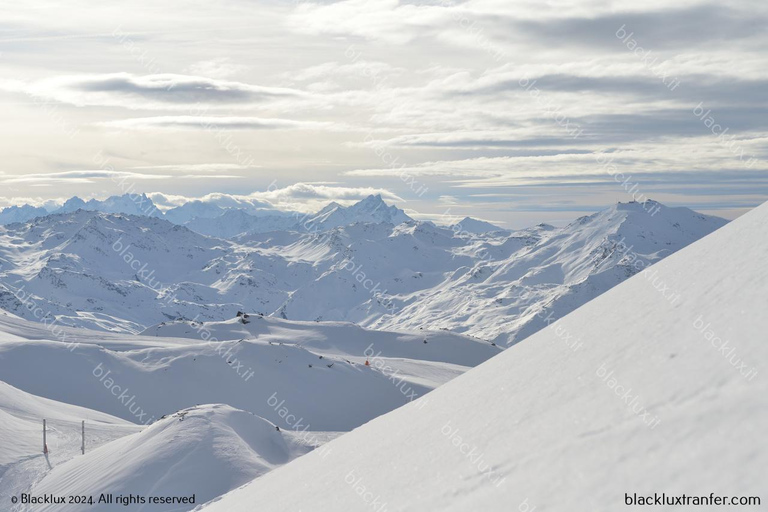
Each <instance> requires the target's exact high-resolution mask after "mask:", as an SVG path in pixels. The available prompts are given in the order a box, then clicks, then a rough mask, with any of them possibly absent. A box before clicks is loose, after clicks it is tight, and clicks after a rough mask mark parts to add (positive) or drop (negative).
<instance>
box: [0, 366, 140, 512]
mask: <svg viewBox="0 0 768 512" xmlns="http://www.w3.org/2000/svg"><path fill="white" fill-rule="evenodd" d="M43 418H46V419H47V420H48V425H47V426H48V428H47V431H48V435H47V444H48V448H49V453H48V455H47V456H44V455H43V448H42V445H43V440H42V420H43ZM81 421H86V425H87V427H86V428H87V445H86V446H87V448H86V449H87V450H92V449H94V448H96V447H98V446H101V445H103V444H105V443H108V442H110V441H113V440H115V439H119V438H120V437H123V436H126V435H130V434H133V433H135V432H138V431H139V430H140V429H141V427H139V426H138V425H134V424H132V423H130V422H128V421H125V420H122V419H120V418H117V417H114V416H110V415H108V414H104V413H102V412H98V411H94V410H90V409H86V408H83V407H78V406H74V405H69V404H65V403H61V402H56V401H54V400H49V399H46V398H41V397H39V396H35V395H32V394H29V393H26V392H24V391H22V390H20V389H16V388H14V387H13V386H10V385H8V384H6V383H5V382H2V381H0V446H2V450H0V496H2V498H3V503H4V505H3V507H4V510H7V509H6V508H5V507H6V505H5V504H6V503H7V502H8V501H7V500H8V499H9V498H8V496H11V495H18V493H19V492H22V491H23V490H25V489H27V488H29V486H31V485H33V484H34V483H36V482H37V481H38V480H39V479H40V478H42V476H43V475H45V473H46V472H47V471H48V470H49V469H50V467H51V466H55V465H58V464H60V463H63V462H66V461H67V460H69V459H71V458H72V457H74V456H75V455H78V454H79V453H80V446H81Z"/></svg>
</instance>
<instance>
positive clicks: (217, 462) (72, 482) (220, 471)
mask: <svg viewBox="0 0 768 512" xmlns="http://www.w3.org/2000/svg"><path fill="white" fill-rule="evenodd" d="M311 441H312V433H302V434H301V435H299V434H298V433H296V432H292V431H286V430H281V431H277V430H276V429H275V425H273V424H272V423H269V422H268V421H266V420H264V419H262V418H259V417H258V416H254V415H253V414H250V413H247V412H244V411H240V410H237V409H234V408H232V407H229V406H227V405H205V406H200V407H194V408H191V409H185V410H183V411H179V412H177V413H175V414H172V415H169V416H168V417H166V418H164V419H162V420H160V421H158V422H156V423H154V424H153V425H151V426H150V427H148V428H146V429H144V430H143V431H141V432H138V433H135V434H133V435H129V436H126V437H123V438H121V439H118V440H115V441H113V442H111V443H108V444H106V445H103V446H101V447H99V448H97V449H95V450H93V451H90V452H88V453H86V454H85V456H82V457H76V458H73V459H72V460H70V461H69V462H67V463H65V464H61V465H59V466H57V467H55V468H53V470H52V471H50V472H49V473H48V474H47V475H45V477H44V478H42V480H41V481H40V482H38V483H37V484H36V485H35V486H34V487H33V488H32V489H31V491H30V492H31V493H32V494H34V495H38V496H39V495H45V494H54V495H56V496H68V495H76V496H77V495H85V496H94V499H95V500H98V497H99V496H100V494H101V493H111V494H113V495H114V496H118V495H120V494H122V495H128V494H133V495H136V494H138V495H141V496H144V497H147V496H177V497H192V496H194V500H195V503H197V504H200V503H204V502H206V501H208V500H210V499H212V498H214V497H216V496H218V495H220V494H222V493H225V492H227V491H229V490H232V489H234V488H237V487H239V486H241V485H242V484H244V483H246V482H248V481H250V480H252V479H254V478H256V477H258V476H261V475H263V474H266V473H267V472H269V471H271V470H273V469H274V468H276V467H279V466H281V465H283V464H285V463H287V462H289V461H290V460H292V459H294V458H296V457H298V456H301V455H303V454H305V453H307V452H309V451H310V450H312V449H313V446H312V445H311V444H310V442H311ZM193 507H194V505H191V506H190V505H181V504H178V503H176V504H147V505H145V506H144V507H141V506H140V505H136V504H134V505H132V506H130V507H125V506H124V505H121V504H119V503H112V504H105V503H102V504H99V503H95V504H94V505H92V506H88V505H85V506H82V507H72V508H73V509H78V508H79V509H87V510H93V511H103V510H139V509H144V508H145V509H147V510H154V511H171V510H189V509H191V508H193ZM61 509H62V508H61V506H58V505H49V506H40V505H31V506H29V508H28V509H25V508H23V507H19V508H18V510H19V511H23V510H36V511H55V510H61Z"/></svg>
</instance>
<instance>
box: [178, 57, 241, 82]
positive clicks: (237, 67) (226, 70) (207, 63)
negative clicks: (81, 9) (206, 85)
mask: <svg viewBox="0 0 768 512" xmlns="http://www.w3.org/2000/svg"><path fill="white" fill-rule="evenodd" d="M247 70H248V66H244V65H242V64H237V63H235V62H233V61H232V59H230V58H228V57H220V58H216V59H211V60H202V61H199V62H195V63H194V64H192V65H191V66H189V72H190V73H192V74H193V75H198V76H207V77H210V78H229V77H231V76H232V75H237V74H240V73H244V72H245V71H247Z"/></svg>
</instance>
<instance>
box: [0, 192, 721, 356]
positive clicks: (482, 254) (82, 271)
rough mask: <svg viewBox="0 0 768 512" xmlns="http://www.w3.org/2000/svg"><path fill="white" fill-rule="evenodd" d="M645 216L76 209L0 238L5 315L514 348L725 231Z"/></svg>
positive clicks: (713, 224)
mask: <svg viewBox="0 0 768 512" xmlns="http://www.w3.org/2000/svg"><path fill="white" fill-rule="evenodd" d="M67 203H68V204H69V203H72V207H74V206H78V205H79V203H77V202H76V201H75V202H74V203H73V202H72V200H70V201H68V202H67ZM107 203H108V204H109V205H110V207H114V208H116V207H117V205H121V204H123V203H122V201H118V200H112V201H109V200H108V201H107ZM194 206H195V207H200V208H207V206H206V207H201V206H200V205H194ZM105 207H106V206H105ZM654 207H655V208H658V210H659V213H658V214H656V215H654V216H651V215H648V214H647V205H643V204H640V203H619V204H617V205H614V206H611V207H609V208H607V209H605V210H603V211H601V212H598V213H596V214H593V215H590V216H586V217H582V218H580V219H577V220H576V221H574V222H572V223H571V224H569V225H567V226H565V227H562V228H555V227H553V226H548V225H538V226H534V227H532V228H529V229H525V230H521V231H517V232H509V231H504V230H498V229H493V230H491V231H487V232H481V231H482V229H478V225H480V226H483V225H484V224H482V223H479V222H477V223H475V222H471V220H472V219H465V221H463V222H465V223H466V224H467V225H469V227H470V228H471V231H470V230H464V229H461V227H457V226H461V223H460V224H458V225H452V226H438V225H435V224H433V223H431V222H420V221H416V220H413V219H411V218H410V217H408V216H407V215H406V214H405V213H404V212H403V211H402V210H400V209H398V208H397V207H395V206H390V205H387V204H386V203H385V202H384V201H383V200H382V198H381V197H380V196H370V197H368V198H366V199H364V200H362V201H360V202H358V203H357V204H354V205H352V206H349V207H343V206H340V205H338V204H335V203H331V204H329V205H328V206H326V207H325V208H323V209H322V210H321V211H319V212H318V213H317V214H314V215H305V216H303V217H301V218H299V217H295V216H293V215H282V216H263V217H256V216H252V215H248V214H245V213H244V212H242V211H238V210H228V211H225V212H224V213H223V214H222V215H221V216H219V217H214V218H203V217H193V219H192V220H191V221H189V222H188V223H187V225H186V226H182V225H178V224H173V223H171V222H169V221H168V220H166V219H164V218H163V217H162V216H161V215H149V216H147V215H135V214H126V213H109V212H102V211H93V210H84V209H82V208H78V209H77V210H75V211H72V212H65V213H56V214H49V215H46V216H43V217H36V218H34V219H32V220H30V221H28V222H26V223H14V224H9V225H6V226H4V227H1V228H0V265H2V267H1V268H0V307H2V308H3V309H5V310H7V311H10V312H12V313H14V314H17V315H19V316H21V317H24V318H27V319H30V320H35V319H36V316H37V314H36V311H38V310H37V309H31V308H30V307H29V305H30V304H35V305H36V306H37V307H38V308H39V310H43V311H45V312H48V313H49V315H48V318H55V319H56V321H57V322H58V323H59V324H61V325H67V326H74V327H86V328H91V329H101V330H107V331H113V332H128V333H138V332H142V331H144V330H146V329H148V328H150V327H152V326H154V325H157V324H159V323H161V322H169V321H177V320H197V321H222V320H227V319H229V318H232V316H233V315H234V313H235V312H236V311H245V312H250V313H260V314H263V315H266V316H274V317H279V318H283V319H289V320H310V321H347V322H354V323H356V324H359V325H362V326H365V327H369V328H377V329H379V328H380V329H399V328H408V329H445V330H451V331H453V332H458V333H463V334H467V335H472V336H477V337H479V338H482V339H485V340H488V341H491V342H494V343H497V344H499V345H502V346H509V345H512V344H514V343H516V342H518V341H520V340H521V339H524V338H525V337H526V336H528V335H530V334H532V333H533V332H536V331H537V330H539V329H540V328H541V327H542V326H544V325H546V324H547V323H548V322H551V321H552V319H553V318H559V317H561V316H563V315H565V314H567V313H568V312H570V311H572V310H574V309H576V308H577V307H579V306H580V305H582V304H584V303H586V302H588V301H589V300H591V299H592V298H594V297H596V296H598V295H600V294H601V293H603V292H605V291H606V290H608V289H610V288H612V287H613V286H615V285H616V284H618V283H620V282H622V281H624V280H626V279H627V278H628V277H631V276H632V275H634V274H636V273H639V272H641V271H642V270H644V269H646V268H647V267H648V266H650V265H651V264H653V263H654V262H656V261H659V260H661V259H662V258H664V257H666V256H668V255H669V254H672V253H674V252H675V251H677V250H679V249H681V248H682V247H685V246H686V245H688V244H690V243H692V242H694V241H695V240H697V239H699V238H701V237H703V236H705V235H706V234H708V233H710V232H712V231H714V230H715V229H717V228H719V227H721V226H722V225H724V224H725V222H726V221H724V220H722V219H719V218H716V217H710V216H705V215H701V214H698V213H696V212H693V211H691V210H688V209H686V208H667V207H665V206H663V205H660V204H657V205H655V206H654ZM190 208H192V207H190ZM167 215H168V214H166V217H167ZM234 218H236V219H239V220H240V221H242V222H241V223H238V222H235V221H234ZM206 223H207V224H206ZM201 226H205V227H206V229H201ZM258 226H260V227H261V229H260V228H259V227H258ZM489 226H492V225H489ZM267 228H269V229H267ZM494 228H495V226H494ZM201 231H202V233H201ZM212 233H217V234H218V235H219V236H218V237H213V236H210V235H211V234H212ZM206 235H207V236H206Z"/></svg>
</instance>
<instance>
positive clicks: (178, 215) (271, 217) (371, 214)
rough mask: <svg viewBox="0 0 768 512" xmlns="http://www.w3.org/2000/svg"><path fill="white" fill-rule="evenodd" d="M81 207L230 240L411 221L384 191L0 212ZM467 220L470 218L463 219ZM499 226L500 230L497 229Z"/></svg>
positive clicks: (127, 197)
mask: <svg viewBox="0 0 768 512" xmlns="http://www.w3.org/2000/svg"><path fill="white" fill-rule="evenodd" d="M77 210H85V211H96V212H103V213H124V214H127V215H143V216H147V217H157V218H164V219H166V220H168V221H170V222H172V223H174V224H178V225H186V226H189V227H190V228H191V229H193V230H194V231H197V232H198V233H201V234H205V235H209V236H215V237H219V238H231V237H233V236H236V235H239V234H244V233H254V232H257V233H262V232H267V231H275V230H283V229H284V230H295V231H306V230H309V229H310V226H311V230H313V231H317V230H327V229H331V228H335V227H339V226H345V225H347V224H352V223H355V222H375V223H379V222H388V223H390V224H400V223H401V222H406V221H410V220H413V219H411V218H410V217H408V215H406V214H405V212H403V210H401V209H399V208H397V207H396V206H388V205H386V204H385V203H384V201H383V200H382V198H381V195H370V196H368V197H367V198H365V199H363V200H362V201H359V202H358V203H357V204H354V205H352V206H348V207H344V206H341V205H340V204H338V203H330V204H329V205H328V206H326V207H325V208H323V209H322V210H320V211H319V212H317V213H316V214H314V215H311V214H310V215H307V214H300V213H298V212H285V211H281V210H275V209H267V208H257V207H255V206H254V207H250V208H246V207H240V208H235V207H232V208H222V207H221V206H218V205H215V204H212V203H206V202H203V201H189V202H187V203H184V204H183V205H181V206H177V207H175V208H171V209H170V210H167V211H166V212H163V211H161V210H160V209H159V208H158V207H157V206H156V205H155V203H154V202H153V201H152V199H150V198H149V197H148V196H147V195H146V194H137V193H136V194H123V195H122V196H111V197H109V198H107V199H105V200H103V201H100V200H98V199H89V200H88V201H84V200H82V199H80V198H79V197H76V196H75V197H72V198H70V199H68V200H67V201H66V202H65V203H64V204H63V205H62V206H61V207H59V208H53V209H50V210H46V209H45V208H41V207H35V206H31V205H28V204H25V205H21V206H10V207H7V208H4V209H2V210H0V225H2V224H13V223H17V222H28V221H31V220H34V219H37V218H39V217H45V216H47V215H56V214H61V213H72V212H76V211H77ZM465 220H466V219H465ZM468 222H469V223H475V224H473V228H474V229H482V228H483V227H486V228H491V227H494V228H495V226H492V225H491V224H488V223H483V222H480V221H475V220H473V219H469V220H468ZM496 229H499V228H496Z"/></svg>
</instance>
